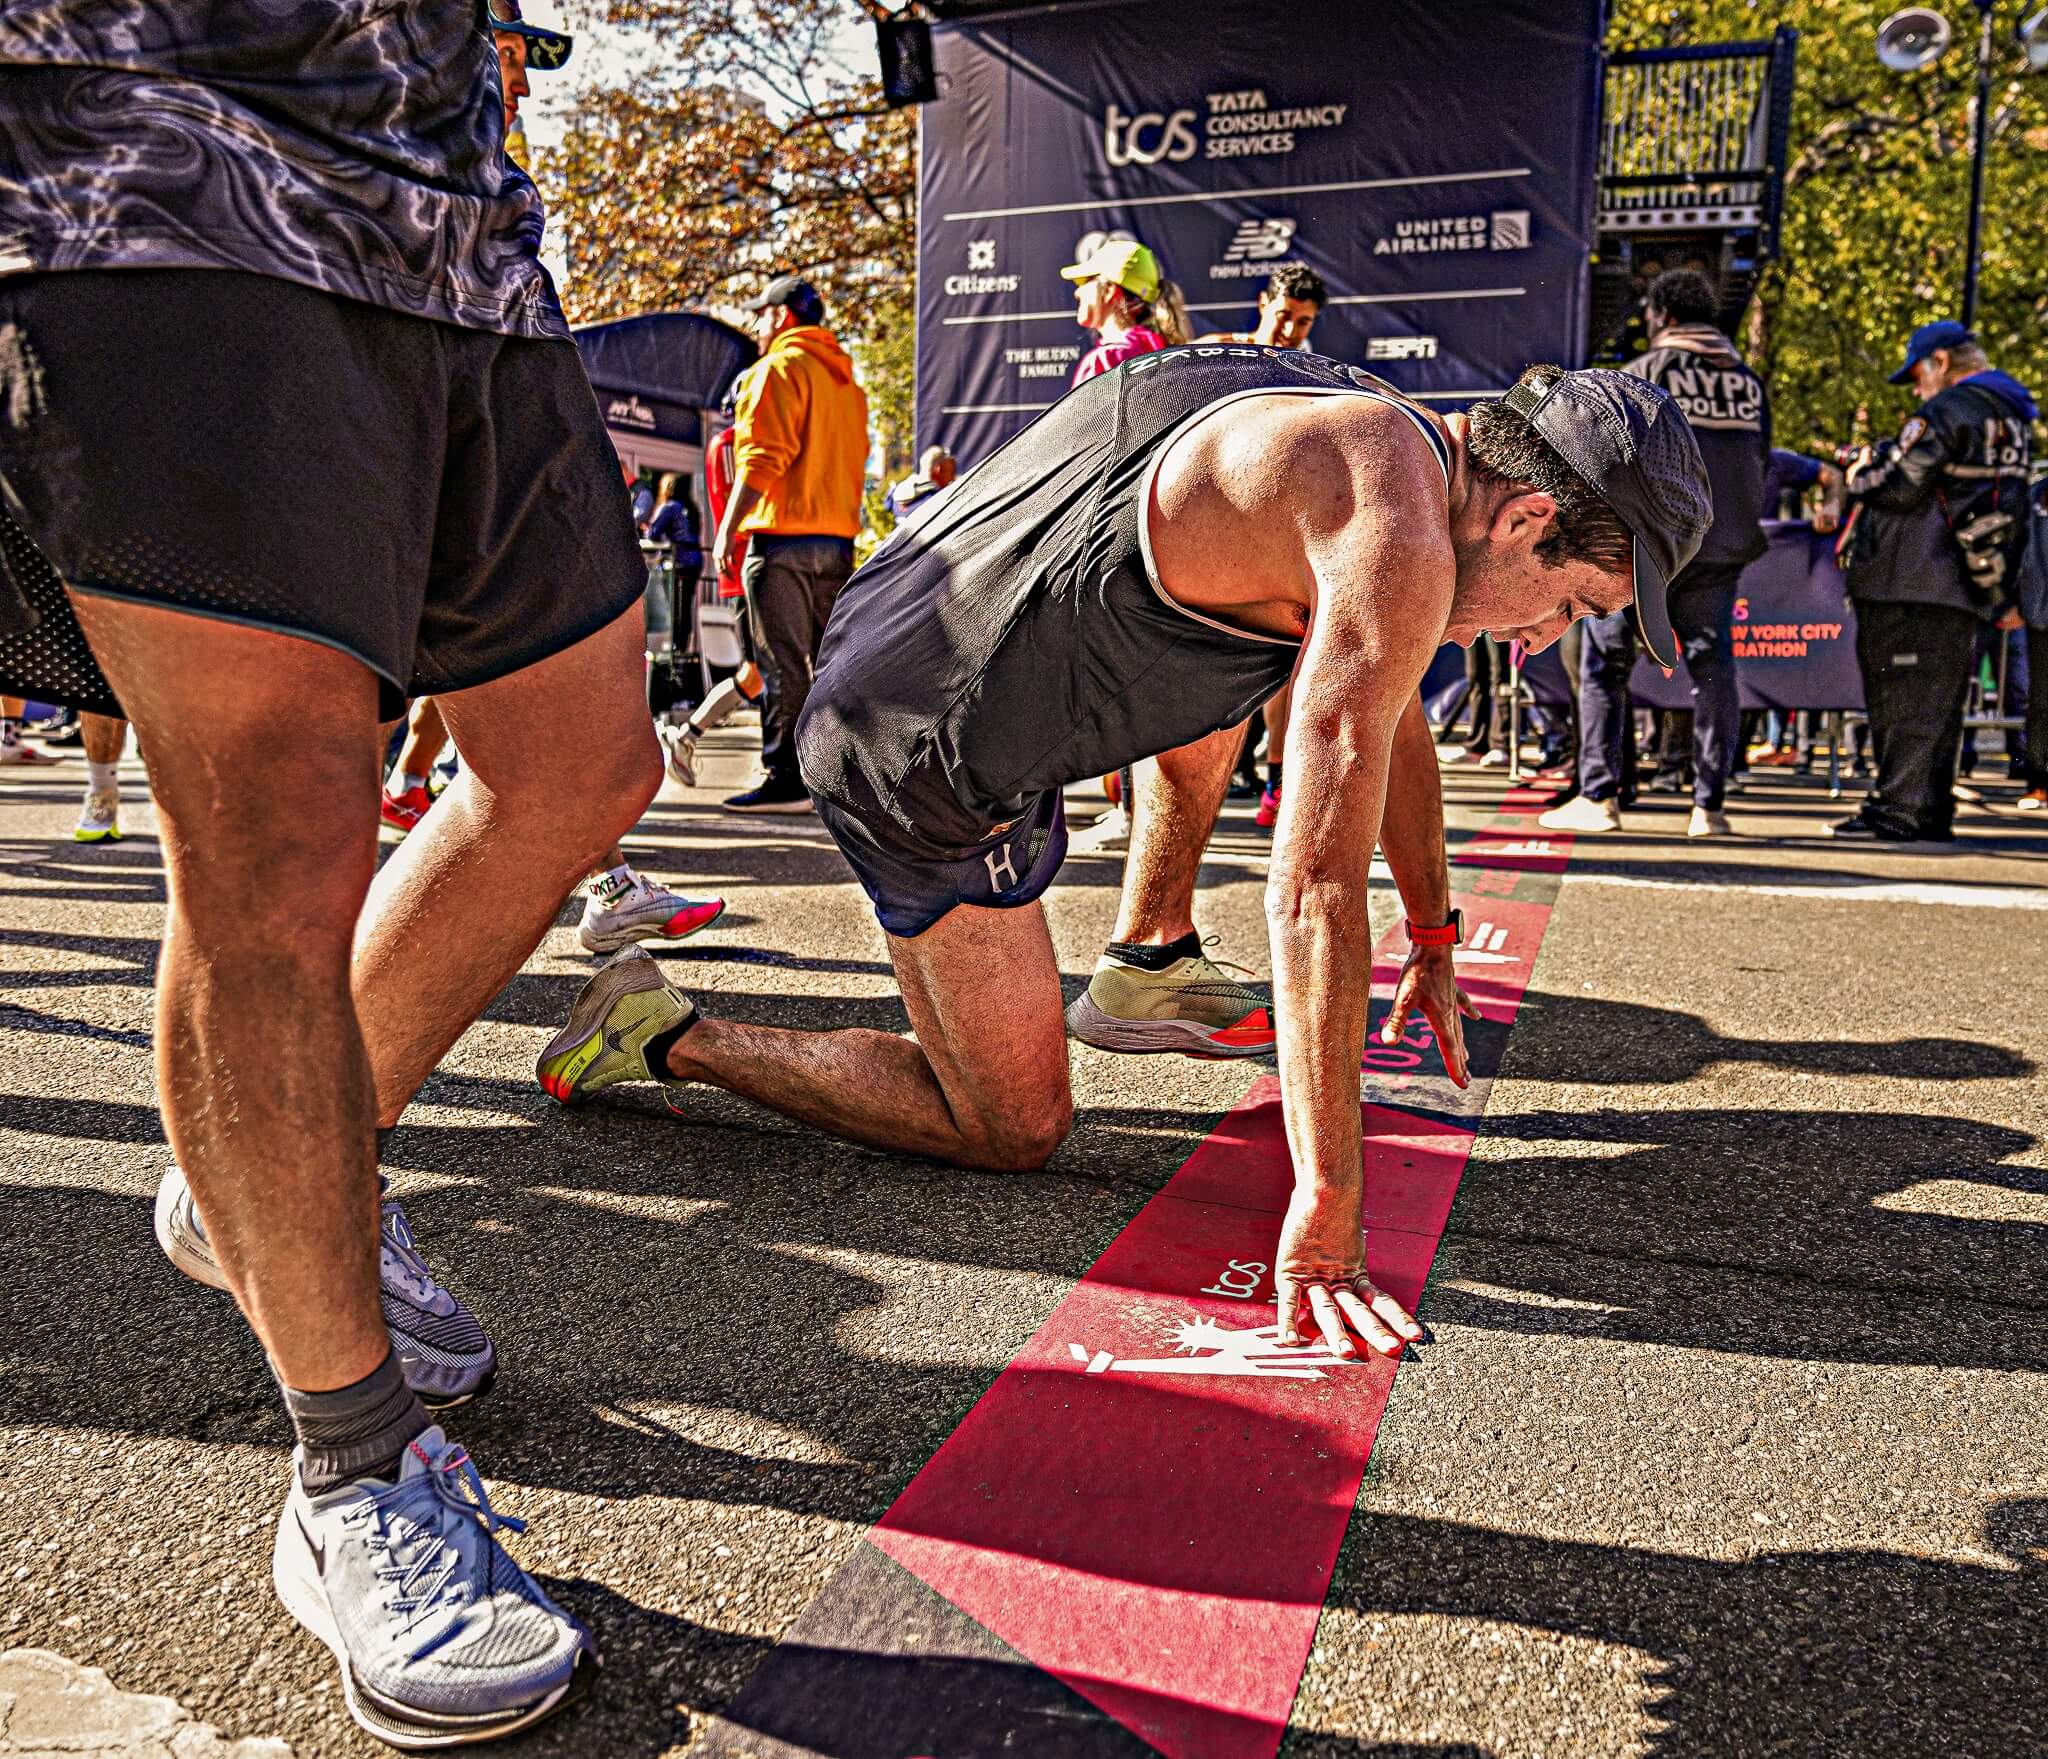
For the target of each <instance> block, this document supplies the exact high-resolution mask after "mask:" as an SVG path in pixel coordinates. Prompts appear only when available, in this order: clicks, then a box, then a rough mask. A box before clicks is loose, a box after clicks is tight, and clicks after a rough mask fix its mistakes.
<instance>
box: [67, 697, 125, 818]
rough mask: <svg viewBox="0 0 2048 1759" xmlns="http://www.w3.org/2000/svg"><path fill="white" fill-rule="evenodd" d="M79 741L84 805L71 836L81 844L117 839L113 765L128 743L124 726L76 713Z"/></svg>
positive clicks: (117, 792) (117, 780) (116, 788)
mask: <svg viewBox="0 0 2048 1759" xmlns="http://www.w3.org/2000/svg"><path fill="white" fill-rule="evenodd" d="M78 735H79V742H80V743H81V744H82V745H83V746H84V747H85V771H86V781H85V802H84V804H83V805H82V806H81V807H80V809H79V813H78V827H77V829H76V830H74V831H73V832H72V835H73V836H74V837H76V838H77V839H78V841H79V842H81V843H118V842H119V841H120V840H121V788H120V778H119V775H118V773H117V766H118V765H119V764H120V762H121V751H122V748H123V747H124V746H126V745H127V743H128V723H127V722H126V721H122V720H116V719H115V718H114V717H113V716H112V715H93V714H83V713H82V714H80V715H79V717H78Z"/></svg>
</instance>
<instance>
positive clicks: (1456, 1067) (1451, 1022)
mask: <svg viewBox="0 0 2048 1759" xmlns="http://www.w3.org/2000/svg"><path fill="white" fill-rule="evenodd" d="M1451 953H1452V949H1451V948H1449V947H1412V948H1410V949H1409V953H1408V963H1407V964H1405V965H1403V966H1402V967H1401V980H1400V982H1399V983H1397V984H1395V985H1394V1005H1393V1007H1392V1009H1391V1010H1389V1012H1388V1014H1387V1017H1386V1019H1385V1020H1383V1021H1382V1022H1381V1023H1380V1043H1381V1044H1399V1043H1400V1042H1401V1034H1402V1032H1403V1031H1404V1030H1406V1028H1407V1025H1408V1017H1409V1015H1411V1014H1412V1013H1414V1011H1415V1010H1416V1008H1417V1007H1420V1008H1421V1009H1422V1017H1423V1018H1424V1019H1425V1020H1427V1021H1428V1022H1429V1029H1430V1031H1431V1032H1433V1033H1435V1034H1436V1043H1437V1049H1438V1050H1440V1051H1441V1052H1443V1058H1444V1073H1445V1074H1447V1075H1448V1076H1450V1078H1451V1081H1452V1084H1453V1085H1455V1086H1458V1087H1468V1086H1470V1085H1471V1082H1472V1070H1471V1067H1470V1065H1469V1064H1468V1063H1467V1062H1466V1060H1465V1028H1464V1026H1463V1025H1462V1024H1460V1021H1459V1016H1460V1015H1463V1016H1464V1018H1465V1019H1467V1020H1477V1019H1479V1018H1480V1017H1481V1016H1480V1013H1479V1004H1478V1003H1477V1002H1475V1001H1473V1000H1472V998H1471V997H1470V996H1468V995H1467V994H1466V993H1465V992H1464V990H1463V989H1461V988H1460V987H1459V986H1458V973H1457V969H1456V967H1455V965H1454V964H1453V963H1452V959H1451Z"/></svg>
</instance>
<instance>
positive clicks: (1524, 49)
mask: <svg viewBox="0 0 2048 1759" xmlns="http://www.w3.org/2000/svg"><path fill="white" fill-rule="evenodd" d="M1601 14H1602V0H1375V3H1374V4H1370V5H1366V4H1361V3H1360V0H1293V3H1291V4H1290V5H1288V6H1287V7H1286V8H1285V9H1284V12H1281V13H1280V14H1279V16H1278V17H1277V18H1276V16H1275V13H1274V9H1271V8H1264V7H1259V6H1252V5H1246V4H1245V3H1244V0H1126V3H1123V4H1107V5H1100V6H1094V7H1087V6H1081V7H1062V8H1060V9H1059V10H1058V11H1055V12H1048V11H1044V10H1035V11H1031V12H1028V13H1019V14H1015V15H1010V16H1008V17H1006V18H1003V19H1000V20H998V21H995V22H990V23H979V24H955V25H945V26H941V27H939V28H938V29H937V31H936V33H935V35H936V52H937V62H938V69H939V80H940V91H941V96H940V98H939V100H938V101H937V102H935V103H932V104H927V105H925V106H924V108H923V109H922V111H921V112H920V117H921V126H922V131H923V132H922V136H921V147H922V151H921V156H920V164H921V172H920V175H921V193H920V209H919V214H920V221H919V224H920V232H919V241H918V345H917V431H918V443H919V445H920V446H923V445H927V444H930V443H932V442H934V441H940V442H943V443H944V444H946V445H948V446H950V447H951V448H952V449H953V451H954V452H955V453H956V454H957V455H958V456H959V458H960V460H961V462H962V463H963V464H968V463H973V462H974V461H975V460H977V459H979V458H982V457H985V456H986V455H987V454H988V453H989V452H990V451H992V450H993V449H994V448H995V447H996V446H997V445H999V444H1000V443H1001V442H1002V441H1003V440H1004V439H1006V438H1008V437H1009V435H1011V434H1012V433H1014V432H1016V431H1017V429H1018V428H1020V427H1022V426H1023V425H1024V424H1025V423H1026V422H1027V421H1029V420H1030V419H1031V417H1032V415H1033V414H1035V413H1036V412H1037V411H1038V410H1039V409H1041V408H1043V407H1045V406H1046V405H1047V404H1049V403H1051V402H1053V401H1054V400H1055V399H1056V398H1057V397H1058V396H1059V395H1060V393H1061V392H1062V391H1064V390H1065V389H1066V386H1067V383H1068V376H1069V374H1070V373H1071V372H1072V369H1073V365H1074V361H1075V359H1076V358H1077V356H1078V354H1079V352H1080V350H1081V348H1082V346H1083V343H1084V336H1083V332H1082V331H1081V330H1079V329H1078V328H1077V327H1076V326H1075V324H1074V321H1073V311H1074V302H1073V292H1072V288H1071V287H1070V285H1069V284H1068V283H1067V282H1065V281H1063V280H1061V279H1060V275H1059V271H1060V270H1061V268H1063V267H1064V266H1065V265H1066V264H1068V263H1070V262H1072V261H1074V260H1075V257H1076V254H1077V252H1078V250H1079V247H1080V245H1081V244H1082V243H1083V242H1084V241H1085V240H1086V239H1088V238H1089V237H1090V236H1092V235H1096V236H1099V235H1100V234H1102V233H1103V232H1105V231H1122V232H1125V233H1128V234H1130V235H1133V236H1135V237H1138V238H1140V239H1142V240H1143V241H1144V242H1145V243H1147V244H1149V245H1150V246H1151V247H1152V248H1153V249H1154V250H1155V251H1156V252H1158V254H1159V256H1160V259H1161V262H1162V264H1163V265H1164V267H1165V270H1166V272H1167V274H1168V275H1170V276H1171V277H1172V278H1173V279H1174V280H1176V281H1177V282H1179V284H1180V285H1181V287H1182V289H1183V290H1184V292H1185V293H1186V296H1187V299H1188V301H1189V303H1190V305H1191V306H1192V307H1193V313H1192V316H1193V319H1194V323H1195V327H1196V330H1197V332H1198V333H1199V332H1202V331H1207V330H1224V329H1246V328H1249V327H1250V325H1251V323H1252V321H1253V315H1254V314H1253V309H1252V308H1253V301H1254V299H1255V298H1256V296H1257V293H1258V290H1259V288H1260V287H1261V286H1263V285H1264V283H1265V280H1266V277H1267V276H1268V275H1269V274H1270V273H1271V272H1272V270H1273V269H1274V268H1276V267H1278V266H1280V265H1282V264H1285V263H1293V262H1301V263H1306V264H1307V265H1308V266H1309V267H1310V268H1313V269H1314V270H1315V271H1316V272H1317V273H1318V274H1320V275H1321V276H1322V277H1323V279H1324V280H1325V281H1326V282H1327V283H1328V284H1329V287H1330V291H1331V294H1332V295H1333V298H1332V302H1331V304H1330V307H1329V308H1328V309H1327V310H1326V311H1325V312H1324V314H1323V317H1322V319H1321V321H1320V322H1319V323H1318V325H1317V326H1316V332H1315V337H1314V346H1315V348H1316V350H1317V352H1318V353H1322V354H1329V355H1332V356H1335V357H1336V358H1338V359H1340V360H1347V361H1353V362H1356V363H1358V364H1361V365H1366V366H1370V367H1371V368H1372V369H1373V370H1374V371H1376V372H1379V373H1381V374H1383V375H1384V376H1385V377H1387V378H1389V379H1391V380H1392V381H1393V382H1394V383H1396V384H1398V385H1400V386H1401V387H1402V388H1403V389H1404V390H1407V391H1409V392H1411V393H1413V394H1415V395H1417V396H1421V397H1424V398H1427V399H1430V400H1431V401H1433V402H1436V403H1437V404H1439V405H1447V404H1455V403H1459V402H1462V401H1464V400H1465V399H1467V398H1470V397H1472V396H1475V395H1479V394H1483V393H1486V392H1493V391H1500V390H1504V389H1505V388H1506V387H1507V386H1508V385H1509V384H1511V383H1512V382H1513V380H1514V377H1515V375H1516V374H1517V373H1518V372H1519V371H1520V370H1521V368H1522V367H1524V366H1526V365H1527V364H1528V363H1529V362H1531V361H1536V360H1554V361H1560V362H1562V363H1563V364H1565V365H1568V366H1570V365H1578V364H1581V360H1582V356H1583V352H1584V347H1585V328H1586V318H1585V298H1586V265H1587V260H1588V256H1589V253H1590V251H1591V247H1592V217H1593V198H1594V173H1595V149H1596V141H1595V134H1596V128H1597V123H1598V115H1599V76H1600V53H1599V42H1600V31H1601Z"/></svg>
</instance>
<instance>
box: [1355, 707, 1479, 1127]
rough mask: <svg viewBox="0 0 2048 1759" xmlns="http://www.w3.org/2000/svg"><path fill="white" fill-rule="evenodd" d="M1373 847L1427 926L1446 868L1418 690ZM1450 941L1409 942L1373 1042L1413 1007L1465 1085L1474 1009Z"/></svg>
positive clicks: (1436, 784)
mask: <svg viewBox="0 0 2048 1759" xmlns="http://www.w3.org/2000/svg"><path fill="white" fill-rule="evenodd" d="M1380 848H1381V850H1382V851H1383V852H1384V853H1385V855H1386V858H1387V866H1388V868H1389V869H1391V870H1392V872H1393V875H1394V884H1395V885H1396V886H1398V887H1399V888H1400V891H1401V907H1402V908H1403V909H1404V910H1405V911H1407V913H1408V920H1409V921H1410V922H1417V923H1421V924H1423V925H1424V926H1425V927H1430V928H1434V927H1435V926H1436V925H1437V924H1439V923H1441V922H1443V921H1445V920H1446V919H1447V918H1448V917H1449V916H1450V913H1451V869H1450V860H1449V857H1448V855H1447V853H1446V851H1445V848H1444V794H1443V784H1442V781H1441V779H1440V776H1439V772H1438V770H1437V763H1436V741H1435V739H1434V738H1432V737H1431V735H1430V731H1429V717H1428V716H1427V715H1426V714H1424V713H1423V710H1422V697H1421V696H1420V695H1419V694H1417V695H1415V696H1412V697H1410V698H1409V699H1408V707H1407V708H1406V709H1405V710H1404V711H1403V712H1402V715H1401V720H1400V724H1399V725H1398V726H1397V727H1396V728H1395V729H1394V750H1393V756H1392V760H1391V761H1390V763H1389V764H1388V766H1387V803H1386V809H1385V811H1384V812H1383V814H1382V815H1381V819H1380ZM1452 952H1453V949H1452V948H1450V947H1415V948H1413V949H1411V950H1410V952H1409V954H1408V962H1407V964H1405V965H1404V966H1403V967H1402V968H1401V979H1400V982H1399V983H1398V984H1397V985H1396V986H1395V990H1394V1005H1393V1007H1392V1008H1390V1009H1389V1010H1388V1011H1387V1017H1386V1019H1385V1020H1384V1021H1383V1022H1382V1023H1381V1025H1380V1042H1381V1043H1382V1044H1393V1043H1395V1042H1397V1041H1398V1040H1399V1038H1400V1037H1401V1034H1402V1032H1403V1031H1404V1030H1405V1029H1406V1028H1407V1025H1408V1019H1409V1016H1410V1015H1411V1014H1412V1013H1413V1012H1414V1011H1415V1009H1416V1008H1418V1007H1419V1008H1421V1010H1422V1013H1423V1018H1425V1019H1426V1020H1427V1021H1428V1022H1429V1026H1430V1030H1431V1032H1433V1033H1434V1034H1435V1036H1436V1042H1437V1049H1438V1050H1440V1051H1441V1052H1442V1053H1443V1059H1444V1072H1445V1073H1446V1074H1447V1075H1449V1076H1450V1078H1451V1079H1452V1080H1453V1081H1454V1082H1456V1083H1457V1085H1458V1086H1460V1087H1463V1086H1465V1085H1466V1084H1467V1083H1468V1082H1470V1080H1471V1079H1472V1077H1471V1074H1470V1072H1469V1069H1468V1066H1467V1064H1466V1060H1465V1032H1464V1027H1463V1026H1462V1025H1461V1024H1460V1016H1463V1017H1464V1018H1465V1019H1471V1020H1476V1019H1478V1018H1479V1010H1478V1008H1477V1007H1475V1006H1474V1005H1473V1003H1472V1001H1471V1000H1470V998H1468V997H1467V996H1466V994H1465V992H1464V991H1463V990H1461V989H1460V988H1459V987H1458V979H1457V971H1456V966H1455V965H1454V963H1453V961H1452Z"/></svg>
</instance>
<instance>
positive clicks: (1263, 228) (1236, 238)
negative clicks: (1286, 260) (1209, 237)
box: [1223, 217, 1297, 263]
mask: <svg viewBox="0 0 2048 1759" xmlns="http://www.w3.org/2000/svg"><path fill="white" fill-rule="evenodd" d="M1296 224H1297V222H1296V221H1293V220H1283V219H1279V218H1277V217H1276V218H1274V219H1270V220H1247V221H1245V223H1244V224H1243V225H1242V226H1240V227H1238V229H1237V231H1236V232H1235V233H1233V234H1232V236H1231V240H1230V244H1229V247H1228V248H1227V249H1226V250H1225V251H1224V253H1223V260H1224V261H1225V262H1226V263H1270V262H1271V261H1272V260H1273V259H1274V258H1275V257H1284V256H1285V255H1286V254H1287V247H1288V246H1289V245H1290V244H1292V243H1293V242H1294V228H1295V226H1296Z"/></svg>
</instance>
